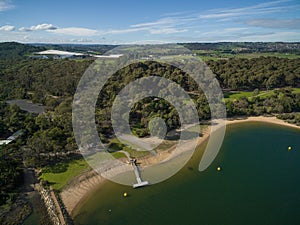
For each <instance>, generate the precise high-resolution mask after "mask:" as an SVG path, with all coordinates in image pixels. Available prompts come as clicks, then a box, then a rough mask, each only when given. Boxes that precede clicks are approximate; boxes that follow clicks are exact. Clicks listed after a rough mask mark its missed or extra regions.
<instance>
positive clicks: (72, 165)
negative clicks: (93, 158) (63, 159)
mask: <svg viewBox="0 0 300 225" xmlns="http://www.w3.org/2000/svg"><path fill="white" fill-rule="evenodd" d="M88 169H89V165H88V164H87V162H86V161H85V160H84V159H79V160H73V161H71V162H68V163H61V164H57V165H55V166H52V167H46V168H44V169H43V170H42V175H41V176H40V178H43V179H44V180H46V181H48V182H49V183H50V184H51V185H52V187H53V188H54V189H56V190H61V189H62V188H63V187H64V186H65V185H66V184H67V183H68V182H69V181H70V180H72V179H73V178H74V177H76V176H77V175H79V174H81V173H82V172H83V171H84V170H88Z"/></svg>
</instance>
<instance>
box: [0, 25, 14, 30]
mask: <svg viewBox="0 0 300 225" xmlns="http://www.w3.org/2000/svg"><path fill="white" fill-rule="evenodd" d="M13 30H15V27H14V26H11V25H4V26H2V27H0V31H13Z"/></svg>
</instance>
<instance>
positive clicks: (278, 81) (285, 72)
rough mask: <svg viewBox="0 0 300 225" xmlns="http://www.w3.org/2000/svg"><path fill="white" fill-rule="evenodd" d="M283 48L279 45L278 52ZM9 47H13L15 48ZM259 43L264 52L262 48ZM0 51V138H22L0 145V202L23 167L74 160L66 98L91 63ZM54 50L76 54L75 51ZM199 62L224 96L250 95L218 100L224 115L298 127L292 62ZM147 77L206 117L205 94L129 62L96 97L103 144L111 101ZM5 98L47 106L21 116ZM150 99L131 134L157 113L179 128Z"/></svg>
mask: <svg viewBox="0 0 300 225" xmlns="http://www.w3.org/2000/svg"><path fill="white" fill-rule="evenodd" d="M200 45H201V46H202V47H203V46H204V47H207V46H206V45H202V44H200ZM224 45H225V44H223V47H224ZM244 45H246V43H245V44H244ZM283 45H284V44H281V45H279V44H278V46H281V47H282V46H283ZM3 46H4V47H3ZM13 46H16V47H15V48H14V50H12V48H13ZM191 46H192V48H196V47H197V46H198V47H197V48H200V47H199V45H198V44H190V46H189V47H191ZM258 46H265V48H269V47H266V46H267V45H263V44H261V45H258ZM269 46H271V45H269ZM295 46H296V47H295ZM297 46H299V44H293V43H291V44H290V45H289V48H291V49H292V51H297V48H298V47H297ZM0 47H1V46H0ZM2 47H3V49H4V51H0V53H1V54H0V90H1V92H0V137H1V139H4V138H7V137H8V136H9V135H10V134H12V133H13V132H15V131H17V130H20V129H22V130H23V131H24V133H23V135H22V137H21V138H19V139H18V140H17V141H15V142H12V143H11V144H9V145H3V146H0V162H1V163H0V169H1V179H0V182H1V185H0V205H4V204H8V203H9V202H11V201H13V199H14V196H15V193H17V192H18V191H17V190H18V188H20V186H21V184H22V179H21V177H22V176H21V175H22V168H23V166H24V165H26V166H30V167H35V168H40V167H43V166H46V165H49V164H55V163H57V162H60V161H64V160H68V159H70V158H74V157H75V156H76V149H77V145H76V143H75V139H74V136H73V131H72V108H71V107H72V102H73V95H74V93H75V91H76V87H77V84H78V82H79V80H80V78H81V76H82V74H83V73H84V71H85V70H86V69H87V68H88V66H89V65H90V64H91V63H92V62H93V61H92V60H91V59H80V60H78V59H59V60H58V59H33V58H29V57H26V55H27V54H30V53H32V52H35V51H40V50H44V49H47V48H48V47H49V46H48V47H47V45H39V46H29V45H22V44H15V43H6V44H5V45H4V44H3V45H2ZM80 47H81V48H82V49H81V51H86V47H82V46H80ZM110 47H111V46H106V47H103V48H107V49H109V48H110ZM204 47H203V48H204ZM210 47H212V45H211V46H210ZM217 47H218V46H217ZM60 48H61V49H64V50H74V51H75V50H76V46H60ZM103 48H101V49H97V48H96V46H92V51H95V52H102V50H103ZM5 49H6V50H5ZM77 50H78V49H77ZM79 51H80V49H79ZM282 51H283V50H282ZM206 63H207V65H208V66H209V67H210V69H211V70H212V71H213V72H214V73H215V75H216V78H217V79H218V81H219V83H220V85H221V87H222V89H223V90H224V94H225V97H226V95H228V96H230V95H231V94H232V93H235V92H237V91H248V92H250V91H251V96H248V97H239V98H236V99H233V98H229V97H228V98H227V97H226V98H225V104H226V110H227V116H228V117H233V116H258V115H277V114H279V117H280V118H282V119H286V120H289V121H291V122H295V123H297V124H298V125H300V117H299V114H297V112H300V93H299V91H298V92H297V91H295V89H294V88H299V87H300V59H299V58H296V59H285V58H277V57H257V58H252V59H244V58H230V59H228V60H214V61H212V60H209V61H207V62H206ZM150 75H151V76H152V75H155V76H163V77H165V78H167V79H170V80H172V81H174V82H176V83H178V84H179V85H180V86H181V87H182V88H183V89H185V91H186V92H187V93H189V95H190V97H191V98H192V100H193V101H194V103H195V105H196V108H197V111H198V115H199V118H200V119H201V120H202V121H208V120H209V119H210V109H209V106H208V103H207V100H206V97H205V95H204V94H203V92H202V91H201V90H199V87H198V86H197V85H196V82H195V81H194V80H193V79H192V78H191V77H190V76H188V74H185V73H184V72H182V71H181V70H180V69H178V68H175V67H172V66H170V65H166V64H159V63H157V62H154V61H145V62H140V63H135V64H132V65H129V66H127V67H125V68H123V69H121V70H119V71H118V72H117V73H116V74H114V75H113V76H112V77H111V78H110V79H109V80H108V82H107V83H106V85H105V87H104V88H103V90H102V91H101V92H100V93H99V98H98V101H97V107H96V112H95V117H96V122H97V128H98V131H99V135H100V138H101V139H102V140H103V141H105V142H109V138H110V137H111V136H112V135H113V130H112V126H111V122H110V114H111V113H110V112H111V106H112V104H113V101H114V99H115V96H116V95H117V94H118V92H119V91H120V90H121V89H122V88H123V87H124V86H125V85H126V84H128V83H129V82H131V81H133V80H135V79H137V78H140V77H145V76H150ZM268 90H269V91H270V92H269V94H268V95H267V96H266V95H262V94H261V93H262V92H263V91H268ZM9 99H29V100H32V101H33V102H38V103H42V104H44V105H45V106H46V112H45V113H44V114H39V115H37V114H31V113H26V112H24V111H22V110H20V109H19V108H18V107H17V106H9V105H8V104H6V103H5V101H6V100H9ZM153 100H154V99H153V98H146V99H143V100H142V101H140V102H138V103H136V104H135V106H134V107H133V108H132V110H131V113H130V123H131V124H130V125H131V128H132V130H133V133H135V134H136V135H137V136H140V137H144V136H147V135H148V134H149V129H148V123H149V121H150V119H151V118H154V117H157V116H159V117H162V118H163V119H164V120H165V122H166V124H167V129H168V130H172V129H174V128H177V127H179V126H180V121H179V117H178V114H177V112H176V110H175V109H174V107H173V106H172V105H170V104H169V103H168V102H166V101H165V100H163V99H158V98H157V99H155V101H153ZM77 157H78V156H77Z"/></svg>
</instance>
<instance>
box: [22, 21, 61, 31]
mask: <svg viewBox="0 0 300 225" xmlns="http://www.w3.org/2000/svg"><path fill="white" fill-rule="evenodd" d="M56 29H57V27H56V26H54V25H52V24H48V23H42V24H38V25H36V26H31V27H21V28H20V29H19V31H37V30H56Z"/></svg>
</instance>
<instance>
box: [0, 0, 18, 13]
mask: <svg viewBox="0 0 300 225" xmlns="http://www.w3.org/2000/svg"><path fill="white" fill-rule="evenodd" d="M14 7H15V6H14V5H12V4H11V1H8V0H0V12H2V11H6V10H10V9H13V8H14Z"/></svg>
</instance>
